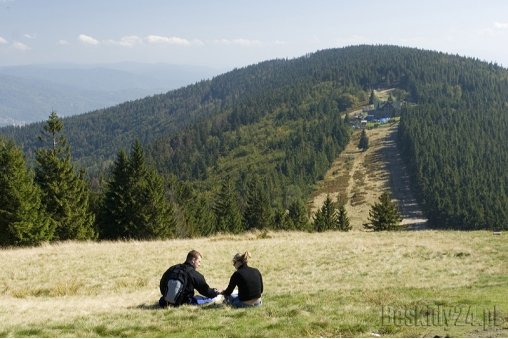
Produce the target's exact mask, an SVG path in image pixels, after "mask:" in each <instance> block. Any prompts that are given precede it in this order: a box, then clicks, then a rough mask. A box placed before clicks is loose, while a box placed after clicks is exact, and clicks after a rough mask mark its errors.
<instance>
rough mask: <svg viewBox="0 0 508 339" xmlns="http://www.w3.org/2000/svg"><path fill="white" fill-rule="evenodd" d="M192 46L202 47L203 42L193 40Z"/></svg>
mask: <svg viewBox="0 0 508 339" xmlns="http://www.w3.org/2000/svg"><path fill="white" fill-rule="evenodd" d="M192 44H193V45H197V46H203V45H204V43H203V41H201V40H198V39H193V40H192Z"/></svg>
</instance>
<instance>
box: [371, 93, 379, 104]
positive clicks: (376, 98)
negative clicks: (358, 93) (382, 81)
mask: <svg viewBox="0 0 508 339" xmlns="http://www.w3.org/2000/svg"><path fill="white" fill-rule="evenodd" d="M378 101H379V99H378V97H377V96H376V94H375V93H374V90H372V91H370V97H369V104H370V105H373V104H374V103H375V102H378Z"/></svg>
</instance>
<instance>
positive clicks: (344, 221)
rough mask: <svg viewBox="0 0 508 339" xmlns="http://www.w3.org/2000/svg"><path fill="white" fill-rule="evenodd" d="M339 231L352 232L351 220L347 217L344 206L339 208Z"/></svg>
mask: <svg viewBox="0 0 508 339" xmlns="http://www.w3.org/2000/svg"><path fill="white" fill-rule="evenodd" d="M336 228H337V229H338V230H339V231H343V232H348V231H350V230H351V224H350V223H349V218H348V216H347V212H346V208H345V207H344V205H340V206H339V210H338V213H337V227H336Z"/></svg>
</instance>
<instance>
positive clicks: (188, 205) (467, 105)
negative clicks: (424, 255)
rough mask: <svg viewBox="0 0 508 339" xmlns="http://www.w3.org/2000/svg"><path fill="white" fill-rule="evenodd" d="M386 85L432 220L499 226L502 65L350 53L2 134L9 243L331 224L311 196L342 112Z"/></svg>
mask: <svg viewBox="0 0 508 339" xmlns="http://www.w3.org/2000/svg"><path fill="white" fill-rule="evenodd" d="M378 88H397V89H400V90H401V91H405V92H407V93H409V95H408V96H407V98H406V104H405V105H403V107H402V111H401V119H400V124H399V134H398V135H399V140H398V145H399V149H400V151H401V155H402V157H403V160H404V162H405V164H406V166H407V170H408V174H409V176H410V179H411V184H412V188H413V190H414V192H415V194H416V196H417V199H418V200H419V202H420V203H421V204H422V206H423V209H424V213H425V216H426V217H427V218H428V219H429V224H430V226H431V227H433V228H440V229H459V230H472V229H494V230H502V229H505V228H506V226H505V224H504V220H506V215H507V212H506V211H505V207H506V206H508V204H507V202H508V166H506V165H507V164H508V161H507V160H508V159H507V157H508V152H507V147H508V142H507V141H508V128H507V127H508V70H506V69H505V68H503V67H500V66H498V65H497V64H493V63H487V62H484V61H480V60H478V59H474V58H466V57H461V56H458V55H450V54H445V53H439V52H434V51H426V50H420V49H415V48H404V47H397V46H352V47H345V48H339V49H330V50H323V51H318V52H316V53H312V54H307V55H305V56H302V57H300V58H296V59H291V60H288V59H277V60H270V61H264V62H261V63H259V64H256V65H251V66H248V67H244V68H241V69H235V70H233V71H231V72H228V73H226V74H223V75H220V76H217V77H215V78H213V79H211V80H205V81H201V82H199V83H196V84H194V85H189V86H187V87H184V88H181V89H178V90H174V91H170V92H168V93H166V94H159V95H154V96H151V97H147V98H145V99H140V100H136V101H131V102H126V103H123V104H120V105H117V106H114V107H111V108H105V109H102V110H97V111H94V112H89V113H86V114H82V115H79V116H72V117H67V118H63V119H58V118H57V117H55V116H53V114H52V115H51V116H50V119H49V120H48V121H44V122H41V123H36V124H31V125H28V126H25V127H6V128H2V129H0V167H1V168H2V173H1V177H0V191H1V195H0V200H1V204H0V237H1V239H0V245H3V246H8V245H30V244H37V243H40V242H42V241H48V240H49V241H52V240H63V239H129V238H133V239H155V238H173V237H195V236H207V235H210V234H214V233H217V232H232V233H238V232H242V231H243V230H249V229H287V230H308V231H312V230H318V231H323V230H325V229H323V225H328V224H330V225H332V226H330V228H336V226H333V225H336V224H337V223H334V222H329V223H321V224H322V225H321V224H320V225H319V229H317V228H316V227H317V226H318V225H317V224H316V226H314V225H313V222H312V219H313V218H312V216H309V215H308V213H307V211H306V208H305V205H306V204H305V203H306V200H307V196H308V195H309V193H310V192H311V191H312V188H313V185H315V183H316V182H317V181H318V180H320V179H322V178H323V176H324V174H325V172H326V170H327V169H328V168H329V166H330V164H331V163H332V162H333V160H334V159H335V158H336V157H337V156H338V155H339V154H340V153H341V152H342V151H343V149H344V147H345V146H346V144H347V143H348V142H349V138H350V135H351V133H352V129H351V127H350V125H349V123H348V122H347V120H346V121H345V119H344V118H343V117H342V116H341V113H344V112H345V111H347V110H348V109H351V108H355V107H361V106H362V105H365V104H367V103H368V102H369V97H370V95H371V93H372V89H378ZM48 114H49V112H48ZM58 123H61V124H62V125H63V128H61V129H59V126H60V125H59V124H58ZM43 131H45V132H46V136H47V134H48V132H49V133H50V136H51V138H46V139H45V141H46V144H44V143H41V141H40V139H44V138H40V139H39V136H41V135H42V136H44V135H45V134H44V133H42V132H43ZM51 133H54V134H51ZM62 136H63V137H64V138H63V140H61V139H58V138H61V137H62ZM51 140H53V141H54V142H53V144H52V145H53V147H51V143H48V142H47V141H51ZM43 141H44V140H43ZM55 145H58V147H56V146H55ZM67 146H69V147H67ZM71 156H72V157H71ZM47 159H52V160H47ZM51 168H53V171H52V172H51V171H50V169H51ZM56 169H58V171H57V170H56ZM59 171H60V172H59ZM45 173H46V174H47V173H60V174H59V177H54V176H53V177H52V178H50V177H49V174H48V175H46V174H45ZM53 175H54V174H53ZM13 180H16V182H17V183H18V184H13ZM55 182H58V183H59V186H58V185H56V184H55ZM62 182H63V183H65V184H63V183H62ZM64 191H65V192H67V193H66V194H68V195H69V196H70V197H72V196H74V199H71V200H65V199H68V197H66V198H65V199H64V196H65V195H64V194H63V193H62V192H64ZM59 194H62V195H61V196H60V195H59ZM71 202H72V203H73V204H75V205H72V204H71ZM27 211H30V212H31V213H33V214H30V213H28V212H27ZM65 225H68V226H65ZM66 227H68V229H66Z"/></svg>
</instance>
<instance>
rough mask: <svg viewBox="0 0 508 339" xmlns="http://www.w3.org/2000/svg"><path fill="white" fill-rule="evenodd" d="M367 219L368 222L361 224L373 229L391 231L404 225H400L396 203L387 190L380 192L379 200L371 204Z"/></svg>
mask: <svg viewBox="0 0 508 339" xmlns="http://www.w3.org/2000/svg"><path fill="white" fill-rule="evenodd" d="M368 220H369V223H366V224H364V225H363V226H364V227H365V228H366V229H370V230H373V231H393V230H397V229H401V228H403V227H404V226H401V225H400V222H401V221H402V216H401V215H400V213H399V210H398V208H397V205H395V203H394V202H392V201H391V200H390V196H389V195H388V192H384V193H383V194H381V196H380V197H379V202H378V203H375V204H374V206H372V208H371V210H370V211H369V218H368Z"/></svg>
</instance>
